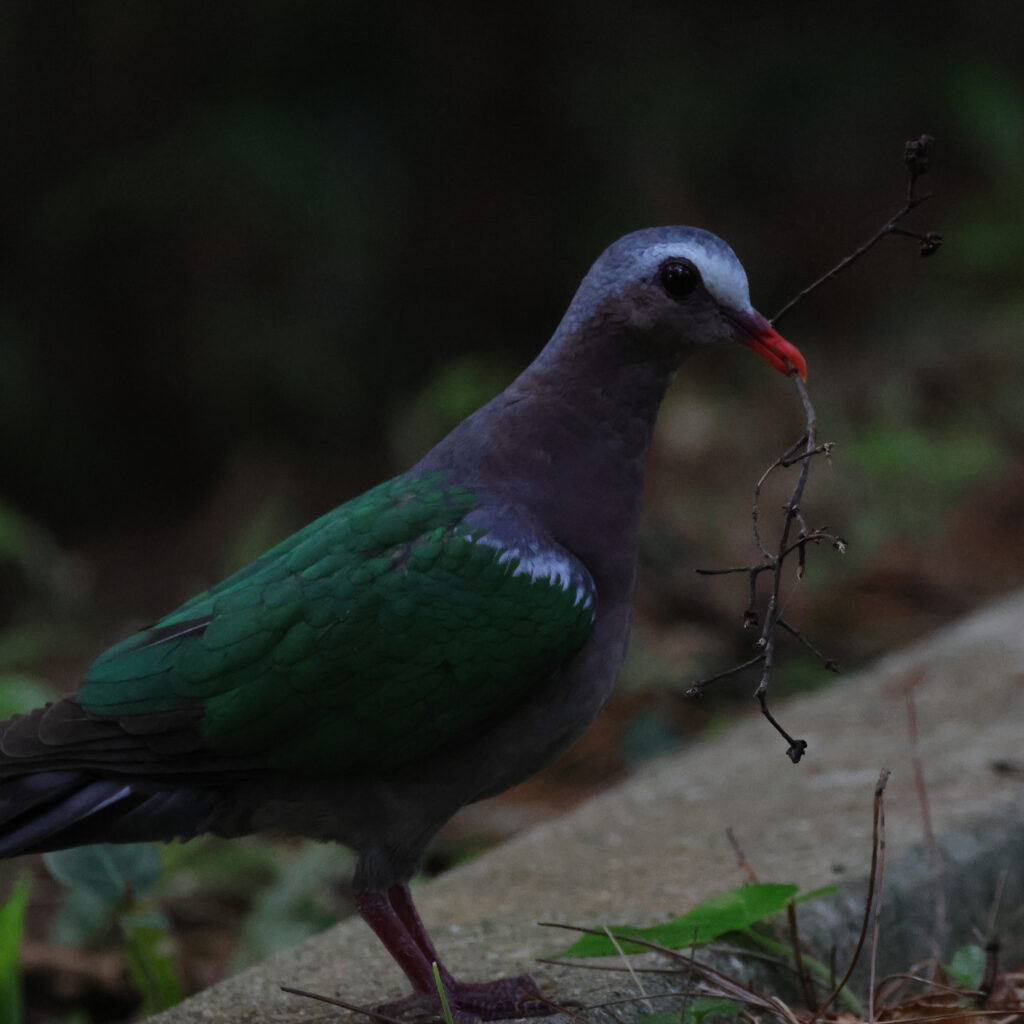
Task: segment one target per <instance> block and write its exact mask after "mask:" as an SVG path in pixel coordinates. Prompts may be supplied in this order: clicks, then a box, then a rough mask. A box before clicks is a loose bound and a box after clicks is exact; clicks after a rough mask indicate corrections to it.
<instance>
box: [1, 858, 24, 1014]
mask: <svg viewBox="0 0 1024 1024" xmlns="http://www.w3.org/2000/svg"><path fill="white" fill-rule="evenodd" d="M28 894H29V885H28V880H27V879H25V878H22V879H20V880H19V881H18V883H17V885H16V886H15V887H14V892H13V893H12V894H11V896H10V897H9V898H8V899H6V900H5V901H4V902H3V903H0V1020H2V1021H4V1022H6V1024H21V1021H22V1007H23V1000H22V994H21V965H20V963H19V954H20V952H21V940H22V936H23V934H24V931H25V908H26V907H27V906H28Z"/></svg>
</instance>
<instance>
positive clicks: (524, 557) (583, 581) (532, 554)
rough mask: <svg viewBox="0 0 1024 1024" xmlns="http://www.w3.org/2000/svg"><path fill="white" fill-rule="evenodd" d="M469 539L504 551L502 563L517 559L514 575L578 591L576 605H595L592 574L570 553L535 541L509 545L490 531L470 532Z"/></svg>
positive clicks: (499, 558)
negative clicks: (477, 534)
mask: <svg viewBox="0 0 1024 1024" xmlns="http://www.w3.org/2000/svg"><path fill="white" fill-rule="evenodd" d="M466 539H467V540H469V541H471V542H472V543H474V544H486V545H487V546H488V547H491V548H494V549H495V550H496V551H500V552H501V554H500V555H499V556H498V564H499V565H509V564H511V563H513V562H515V567H514V568H513V569H512V575H513V576H529V577H530V579H531V580H535V581H544V582H545V583H550V584H551V585H552V586H555V587H558V588H559V589H560V590H564V591H567V592H572V591H575V598H576V599H575V600H574V601H573V607H574V608H575V607H576V606H577V605H582V606H583V607H584V608H588V609H592V608H593V605H594V584H593V581H592V580H591V579H590V574H589V573H587V571H586V570H585V569H584V568H583V567H582V566H581V565H580V563H579V562H577V561H576V560H575V559H573V558H572V557H571V556H569V555H568V554H565V553H564V552H561V551H557V550H554V549H552V548H547V547H545V548H542V547H541V546H540V545H539V544H534V543H530V544H526V545H522V546H509V545H508V544H506V543H504V542H503V541H501V540H500V539H499V538H497V537H493V536H492V535H491V534H487V533H484V534H481V535H479V536H476V537H472V536H467V537H466Z"/></svg>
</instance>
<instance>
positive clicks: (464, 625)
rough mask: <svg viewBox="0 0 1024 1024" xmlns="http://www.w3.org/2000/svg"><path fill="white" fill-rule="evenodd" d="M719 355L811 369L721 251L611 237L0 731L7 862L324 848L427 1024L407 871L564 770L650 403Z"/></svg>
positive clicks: (524, 988) (612, 670)
mask: <svg viewBox="0 0 1024 1024" xmlns="http://www.w3.org/2000/svg"><path fill="white" fill-rule="evenodd" d="M722 342H740V343H743V344H746V345H748V346H750V347H752V348H753V349H754V350H755V351H757V352H758V353H759V354H761V355H762V356H764V357H765V358H766V359H767V360H768V361H769V362H770V363H772V365H773V366H775V367H776V368H777V369H778V370H780V371H782V372H783V373H787V374H788V373H794V372H795V373H800V374H801V375H806V365H805V363H804V360H803V357H802V356H801V355H800V353H799V352H798V351H797V349H796V348H794V347H793V346H792V345H791V344H790V343H789V342H787V341H785V339H783V338H782V337H781V336H780V335H779V334H777V333H776V332H775V331H774V330H773V329H772V327H771V326H770V325H769V324H768V322H767V321H766V320H765V319H764V318H763V317H762V316H760V315H759V314H758V313H757V312H755V311H754V309H753V308H752V306H751V305H750V299H749V294H748V288H747V279H746V275H745V273H744V271H743V267H742V266H741V264H740V263H739V261H738V260H737V259H736V256H735V255H734V254H733V252H732V250H731V249H730V248H729V246H728V245H726V244H725V243H724V242H723V241H721V239H719V238H717V237H715V236H714V235H712V234H709V233H708V232H706V231H702V230H700V229H697V228H689V227H664V228H652V229H648V230H644V231H638V232H634V233H633V234H630V235H626V236H625V237H624V238H621V239H619V240H618V241H617V242H615V243H614V244H613V245H611V246H610V247H609V248H608V249H607V250H606V251H605V252H604V253H603V254H602V255H601V257H600V258H599V259H598V260H597V262H596V263H595V264H594V266H593V267H592V268H591V269H590V271H589V273H588V274H587V275H586V277H585V278H584V280H583V282H582V284H581V285H580V287H579V290H578V291H577V293H576V295H575V297H574V298H573V300H572V302H571V303H570V305H569V308H568V310H567V312H566V314H565V316H564V318H563V319H562V321H561V323H560V324H559V326H558V328H557V329H556V331H555V333H554V335H553V336H552V338H551V340H550V341H549V342H548V344H547V345H546V346H545V348H544V349H543V350H542V351H541V353H540V354H539V355H538V356H537V358H536V359H535V360H534V361H533V363H532V364H531V365H530V366H528V367H527V368H526V370H524V371H523V373H522V374H521V375H520V376H519V377H518V378H516V380H514V381H513V382H512V383H511V384H510V385H509V386H508V387H507V388H506V389H505V391H503V392H502V393H501V394H500V395H498V397H496V398H495V399H493V400H492V401H490V402H488V403H487V404H486V405H485V406H483V408H481V409H480V410H478V411H477V412H476V413H474V414H473V415H472V416H470V417H469V418H468V419H467V420H465V421H464V422H463V423H462V424H460V425H459V426H458V427H456V428H455V430H453V431H452V433H451V434H449V435H448V437H446V438H445V439H444V440H443V441H441V443H440V444H438V445H437V446H436V447H435V448H434V449H433V450H432V451H430V452H429V453H428V454H427V455H426V456H425V457H424V458H423V459H422V460H421V461H420V462H419V463H418V464H416V465H415V466H413V467H412V468H411V469H409V470H408V471H407V472H405V473H403V474H401V475H400V476H397V477H395V478H394V479H392V480H388V481H387V482H385V483H382V484H380V485H379V486H377V487H375V488H373V489H372V490H370V491H367V492H366V493H365V494H362V495H360V496H359V497H357V498H355V499H353V500H352V501H349V502H347V503H346V504H344V505H341V506H340V507H339V508H336V509H334V510H333V511H332V512H329V513H327V514H326V515H325V516H323V517H321V518H320V519H318V520H316V521H315V522H313V523H311V524H310V525H309V526H307V527H305V528H304V529H303V530H300V531H299V532H298V533H296V534H295V535H294V536H292V537H289V538H288V539H287V540H285V541H283V542H282V543H280V544H278V545H277V546H276V547H274V548H272V549H271V550H270V551H268V552H267V553H266V554H265V555H263V556H262V557H260V558H258V559H257V560H256V561H255V562H253V563H252V564H251V565H248V566H246V567H245V568H244V569H241V570H240V571H238V572H236V573H234V574H233V575H231V576H229V577H228V578H227V579H225V580H223V581H222V582H221V583H218V584H217V585H216V586H214V587H211V588H210V589H209V590H207V591H205V592H204V593H202V594H199V595H197V596H196V597H194V598H192V599H191V600H190V601H188V602H186V603H185V604H184V605H182V606H181V607H180V608H178V609H177V610H175V611H173V612H171V614H169V615H167V616H165V617H164V618H162V619H161V620H160V621H159V622H157V623H156V624H155V625H153V626H151V627H150V628H148V629H144V630H142V631H141V632H139V633H136V634H134V635H133V636H130V637H128V638H127V639H125V640H123V641H122V642H120V643H118V644H116V645H115V646H114V647H111V648H110V649H109V650H108V651H106V652H105V653H103V654H101V655H100V656H99V658H97V659H96V661H95V662H94V663H93V664H92V666H91V667H90V668H89V670H88V671H87V673H86V675H85V679H84V681H83V683H82V686H81V688H80V689H79V690H78V692H77V693H76V694H75V695H74V696H71V697H65V698H64V699H62V700H59V701H57V702H55V703H53V704H50V705H47V706H46V707H45V708H39V709H37V710H35V711H33V712H32V713H30V714H28V715H21V716H16V717H14V718H12V719H10V720H9V721H7V722H5V723H2V724H0V857H13V856H17V855H19V854H25V853H33V852H39V851H46V850H54V849H60V848H65V847H69V846H78V845H83V844H88V843H97V842H106V843H111V842H113V843H121V842H135V841H140V840H170V839H172V838H176V837H178V838H183V839H188V838H191V837H193V836H197V835H200V834H203V833H212V834H214V835H219V836H241V835H246V834H249V833H253V832H264V833H275V834H285V835H300V836H309V837H312V838H315V839H330V840H334V841H337V842H339V843H343V844H345V845H346V846H348V847H350V848H351V849H352V850H353V851H355V853H356V855H357V858H358V862H357V867H356V873H355V880H354V889H355V892H356V899H357V904H358V907H359V911H360V913H361V914H362V916H363V918H364V919H365V920H366V922H367V923H368V924H369V926H370V927H371V928H372V929H373V931H374V932H376V934H377V935H378V936H379V937H380V939H381V940H382V941H383V942H384V944H385V945H386V946H387V948H388V950H389V951H390V952H391V954H392V956H393V957H394V959H395V961H396V962H397V963H398V965H399V967H401V969H402V970H403V971H404V972H405V974H406V976H407V977H408V979H409V981H410V983H411V984H412V987H413V995H412V996H410V997H408V998H406V999H402V1000H399V1001H397V1002H393V1003H390V1004H387V1005H386V1006H385V1007H383V1010H384V1011H385V1012H387V1013H389V1014H398V1013H408V1012H412V1011H423V1010H428V1011H436V1010H437V1008H438V997H437V992H436V986H435V982H434V978H433V973H432V968H431V964H432V962H434V961H437V962H438V964H440V963H441V961H440V958H439V957H438V955H437V952H436V951H435V949H434V946H433V944H432V942H431V940H430V938H429V936H428V934H427V931H426V929H425V927H424V926H423V923H422V922H421V920H420V918H419V915H418V914H417V912H416V909H415V907H414V906H413V902H412V898H411V896H410V893H409V887H408V881H409V878H410V876H411V875H412V873H413V871H414V870H415V868H416V866H417V863H418V861H419V860H420V858H421V857H422V855H423V852H424V850H425V849H426V846H427V844H428V843H429V842H430V840H431V838H432V837H433V836H434V835H435V833H436V832H437V830H438V829H439V828H440V827H441V825H443V824H444V822H445V821H447V820H448V819H449V818H450V817H451V816H452V815H453V814H454V813H455V812H456V811H457V810H458V809H459V808H460V807H463V806H464V805H466V804H469V803H472V802H474V801H476V800H481V799H483V798H484V797H488V796H493V795H494V794H495V793H500V792H501V791H503V790H505V789H507V788H508V787H509V786H512V785H514V784H516V783H518V782H521V781H522V780H523V779H526V778H528V777H529V776H530V775H532V774H534V773H535V772H536V771H537V770H538V769H539V768H541V767H542V766H543V765H545V764H547V763H548V762H549V761H551V760H552V759H553V758H555V757H557V756H558V755H559V754H561V753H563V752H564V751H565V750H566V749H567V748H568V747H569V746H570V745H571V744H572V743H573V742H574V741H575V740H576V739H577V738H578V737H579V736H580V735H581V734H582V733H583V732H584V730H585V729H586V728H587V726H588V725H589V724H590V723H591V722H592V721H593V719H594V718H595V716H596V715H597V714H598V712H599V711H600V710H601V708H602V706H603V705H604V703H605V701H606V700H607V698H608V695H609V693H610V692H611V690H612V687H613V685H614V682H615V678H616V675H617V674H618V671H619V668H620V666H621V664H622V659H623V656H624V654H625V650H626V642H627V638H628V633H629V622H630V612H631V606H632V601H633V590H634V581H635V575H636V562H637V527H638V522H639V516H640V501H641V495H642V490H643V476H644V466H645V463H646V459H647V452H648V448H649V445H650V440H651V433H652V430H653V427H654V422H655V418H656V416H657V412H658V408H659V406H660V404H661V401H662V398H663V396H664V393H665V389H666V387H667V386H668V384H669V382H670V381H671V379H672V377H673V376H674V374H675V372H676V371H677V370H678V368H679V366H680V365H681V363H682V362H683V360H684V359H685V357H686V356H687V355H688V354H689V353H691V352H692V351H694V350H695V349H699V348H703V347H705V346H709V345H715V344H718V343H722ZM441 979H442V981H443V983H444V986H445V988H446V991H447V996H448V1000H449V1002H450V1005H451V1007H452V1010H453V1013H454V1014H455V1016H456V1018H457V1019H458V1020H460V1021H470V1020H476V1019H483V1020H494V1019H503V1018H507V1017H518V1016H527V1015H535V1016H541V1015H545V1014H547V1013H549V1012H551V1011H550V1008H549V1005H548V1004H547V1003H546V1002H544V1001H543V1000H542V998H541V996H540V994H539V992H538V990H537V986H536V984H535V983H534V981H533V980H532V979H531V978H530V977H529V976H528V975H523V976H521V977H516V978H505V979H499V980H495V981H489V982H483V983H466V982H461V981H458V980H456V979H455V978H454V977H453V976H452V975H451V973H450V972H449V971H448V970H447V969H445V968H443V967H442V968H441Z"/></svg>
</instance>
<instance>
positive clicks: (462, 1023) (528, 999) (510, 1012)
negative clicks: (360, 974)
mask: <svg viewBox="0 0 1024 1024" xmlns="http://www.w3.org/2000/svg"><path fill="white" fill-rule="evenodd" d="M445 995H446V996H447V998H448V1007H449V1009H450V1010H451V1013H452V1018H453V1019H454V1020H455V1021H456V1022H457V1024H476V1022H477V1021H485V1020H509V1019H511V1018H513V1017H547V1016H549V1015H550V1014H552V1013H556V1012H557V1011H556V1010H555V1009H554V1008H553V1007H552V1005H551V1004H550V1003H549V1002H547V1000H545V999H544V997H543V996H542V995H541V994H540V987H539V986H538V985H537V982H535V981H534V980H533V978H531V977H530V975H528V974H522V975H520V976H519V977H518V978H499V979H498V980H497V981H484V982H464V981H456V982H454V984H449V985H446V986H445ZM374 1011H375V1012H376V1013H380V1014H383V1015H384V1016H386V1017H397V1018H399V1019H401V1020H408V1021H419V1020H426V1019H430V1018H439V1017H441V1016H442V1014H441V1001H440V999H439V997H438V996H437V995H436V994H434V993H424V992H418V993H416V994H415V995H411V996H406V998H405V999H397V1000H395V1001H394V1002H393V1003H385V1004H384V1005H383V1006H376V1007H374Z"/></svg>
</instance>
